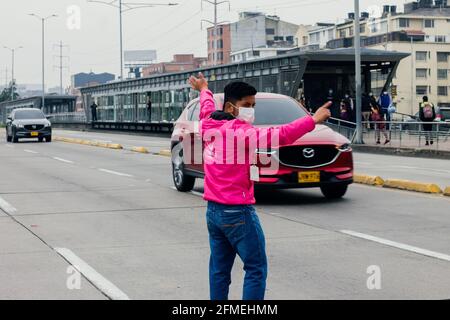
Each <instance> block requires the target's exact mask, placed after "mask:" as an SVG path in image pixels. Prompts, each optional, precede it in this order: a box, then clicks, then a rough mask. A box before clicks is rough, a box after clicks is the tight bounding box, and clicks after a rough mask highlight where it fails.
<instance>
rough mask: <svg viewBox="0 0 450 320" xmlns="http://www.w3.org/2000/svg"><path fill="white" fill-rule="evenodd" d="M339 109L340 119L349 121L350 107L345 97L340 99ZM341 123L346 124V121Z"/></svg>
mask: <svg viewBox="0 0 450 320" xmlns="http://www.w3.org/2000/svg"><path fill="white" fill-rule="evenodd" d="M339 110H340V119H341V120H344V121H350V117H351V115H350V113H351V111H350V110H351V109H350V106H349V105H348V103H346V101H345V99H342V100H341V103H340V107H339ZM343 125H344V126H347V125H348V123H344V124H343Z"/></svg>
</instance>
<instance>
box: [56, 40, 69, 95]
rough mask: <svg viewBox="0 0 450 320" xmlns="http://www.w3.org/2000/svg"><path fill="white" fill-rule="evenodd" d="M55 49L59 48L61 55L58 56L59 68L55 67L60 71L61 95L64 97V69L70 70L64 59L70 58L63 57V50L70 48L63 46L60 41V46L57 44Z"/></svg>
mask: <svg viewBox="0 0 450 320" xmlns="http://www.w3.org/2000/svg"><path fill="white" fill-rule="evenodd" d="M55 47H58V48H59V55H58V56H56V57H57V58H58V59H59V66H55V68H57V69H59V88H60V94H61V95H63V94H64V92H63V80H62V79H63V69H68V68H69V67H68V66H64V65H63V60H64V58H69V57H68V56H64V55H63V49H64V48H68V47H69V46H67V45H63V42H62V41H60V42H59V44H55Z"/></svg>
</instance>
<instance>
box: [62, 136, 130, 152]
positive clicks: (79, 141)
mask: <svg viewBox="0 0 450 320" xmlns="http://www.w3.org/2000/svg"><path fill="white" fill-rule="evenodd" d="M54 140H55V141H62V142H67V143H76V144H82V145H85V146H92V147H101V148H107V149H116V150H118V149H123V146H122V145H120V144H117V143H104V142H97V141H90V140H83V139H73V138H64V137H55V138H54Z"/></svg>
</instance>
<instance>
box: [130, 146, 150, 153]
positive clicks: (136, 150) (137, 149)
mask: <svg viewBox="0 0 450 320" xmlns="http://www.w3.org/2000/svg"><path fill="white" fill-rule="evenodd" d="M131 151H133V152H139V153H150V151H148V149H147V148H145V147H133V148H131Z"/></svg>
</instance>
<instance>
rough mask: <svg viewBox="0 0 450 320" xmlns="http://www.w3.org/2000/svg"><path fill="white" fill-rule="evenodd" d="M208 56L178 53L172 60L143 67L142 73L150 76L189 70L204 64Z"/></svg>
mask: <svg viewBox="0 0 450 320" xmlns="http://www.w3.org/2000/svg"><path fill="white" fill-rule="evenodd" d="M206 62H207V58H198V57H194V55H193V54H176V55H174V56H173V60H172V61H171V62H160V63H153V64H151V65H149V66H147V67H145V68H143V69H142V75H143V76H144V77H148V76H150V75H154V74H162V73H173V72H181V71H189V70H194V69H198V68H200V67H201V66H204V65H205V64H206Z"/></svg>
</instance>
